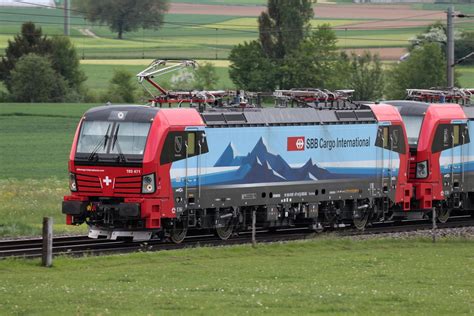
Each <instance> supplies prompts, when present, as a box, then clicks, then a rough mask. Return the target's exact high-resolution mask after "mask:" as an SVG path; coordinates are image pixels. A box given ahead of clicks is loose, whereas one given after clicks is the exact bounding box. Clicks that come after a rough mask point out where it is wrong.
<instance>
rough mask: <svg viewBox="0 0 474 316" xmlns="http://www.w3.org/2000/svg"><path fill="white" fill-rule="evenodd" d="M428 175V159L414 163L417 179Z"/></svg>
mask: <svg viewBox="0 0 474 316" xmlns="http://www.w3.org/2000/svg"><path fill="white" fill-rule="evenodd" d="M427 176H428V161H427V160H425V161H422V162H418V163H417V164H416V177H417V178H418V179H424V178H426V177H427Z"/></svg>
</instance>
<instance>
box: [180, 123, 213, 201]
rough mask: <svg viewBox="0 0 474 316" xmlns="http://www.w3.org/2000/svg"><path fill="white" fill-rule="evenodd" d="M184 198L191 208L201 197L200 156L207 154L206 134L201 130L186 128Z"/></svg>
mask: <svg viewBox="0 0 474 316" xmlns="http://www.w3.org/2000/svg"><path fill="white" fill-rule="evenodd" d="M184 148H185V155H186V157H185V181H184V183H185V187H184V192H185V197H186V201H187V204H189V206H190V207H191V208H192V207H194V206H196V207H198V205H197V204H198V203H199V199H200V197H201V184H202V181H201V165H202V162H201V159H202V158H201V156H202V154H204V153H206V152H208V148H207V142H206V134H205V132H204V130H202V129H194V128H188V129H187V132H186V135H185V139H184Z"/></svg>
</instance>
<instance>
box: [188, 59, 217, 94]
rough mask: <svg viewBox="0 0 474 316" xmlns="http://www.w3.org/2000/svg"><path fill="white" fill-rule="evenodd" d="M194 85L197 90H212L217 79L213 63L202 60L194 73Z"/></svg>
mask: <svg viewBox="0 0 474 316" xmlns="http://www.w3.org/2000/svg"><path fill="white" fill-rule="evenodd" d="M194 80H195V84H194V87H195V88H196V89H199V90H203V89H206V90H212V89H214V88H215V86H216V84H217V82H218V81H219V76H218V75H217V72H216V67H214V65H213V64H211V63H207V62H204V63H203V64H202V65H200V66H199V67H198V68H197V69H196V71H195V73H194Z"/></svg>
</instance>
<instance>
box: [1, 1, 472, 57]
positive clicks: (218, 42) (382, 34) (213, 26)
mask: <svg viewBox="0 0 474 316" xmlns="http://www.w3.org/2000/svg"><path fill="white" fill-rule="evenodd" d="M204 2H207V1H204ZM210 2H212V1H210ZM222 2H225V1H222ZM229 2H230V1H229ZM248 2H249V3H248V4H250V2H261V1H252V0H249V1H248ZM234 3H235V1H234ZM241 4H242V5H244V4H247V3H241ZM61 14H62V11H61V10H48V9H40V8H36V9H31V8H30V9H25V8H21V9H12V8H2V10H1V11H0V27H1V30H2V31H1V32H0V51H1V50H3V49H5V47H6V45H7V41H8V39H11V38H13V36H14V34H16V33H18V31H19V30H20V25H21V23H22V22H25V21H33V22H36V23H37V24H38V25H40V26H41V27H42V28H43V31H44V33H46V34H48V35H50V36H62V32H63V25H62V23H63V20H62V16H61ZM374 21H375V20H374ZM364 22H367V20H360V19H314V20H313V21H312V26H313V27H316V26H317V25H319V24H322V23H329V24H330V25H331V26H333V27H337V29H338V31H337V34H338V36H340V37H341V38H340V40H339V42H338V45H339V46H340V47H405V46H407V45H408V44H409V42H408V40H409V39H410V38H412V37H414V36H415V34H417V33H419V32H420V31H421V30H423V28H405V29H395V30H393V29H388V30H380V31H370V30H357V29H355V30H354V29H351V27H352V26H356V28H357V25H358V24H359V23H364ZM469 25H471V26H472V23H470V24H469ZM345 26H347V30H344V27H345ZM83 29H89V30H91V31H92V32H93V33H94V34H96V35H97V38H93V37H90V36H86V35H83V33H81V30H83ZM257 36H258V28H257V18H256V17H233V16H218V15H198V14H195V15H183V14H167V15H166V17H165V23H164V24H163V26H162V28H160V29H159V30H153V29H147V30H138V31H134V32H129V33H126V34H125V38H124V39H123V40H118V39H116V34H115V33H113V32H111V31H110V29H109V28H108V27H107V26H100V25H97V24H93V23H88V22H87V21H85V20H84V19H83V18H82V17H81V16H73V17H72V21H71V39H72V41H73V43H74V45H75V46H76V48H77V50H78V53H79V55H80V56H81V57H82V58H85V59H91V58H97V59H110V58H119V59H125V58H194V59H214V58H216V57H217V58H218V59H226V58H227V57H228V54H229V52H230V50H231V49H232V47H233V46H234V45H236V44H239V43H243V42H244V41H250V40H254V39H256V38H257Z"/></svg>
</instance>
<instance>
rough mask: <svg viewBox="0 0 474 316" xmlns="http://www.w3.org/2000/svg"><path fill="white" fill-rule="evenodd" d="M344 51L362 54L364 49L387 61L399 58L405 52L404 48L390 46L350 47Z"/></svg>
mask: <svg viewBox="0 0 474 316" xmlns="http://www.w3.org/2000/svg"><path fill="white" fill-rule="evenodd" d="M344 51H346V52H348V53H350V52H354V53H356V54H358V55H360V54H362V53H363V52H364V51H369V52H371V53H372V54H379V56H380V59H382V60H387V61H394V60H399V59H400V57H401V56H402V55H403V54H405V53H406V52H407V50H406V49H405V48H401V47H400V48H399V47H390V48H351V49H344Z"/></svg>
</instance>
